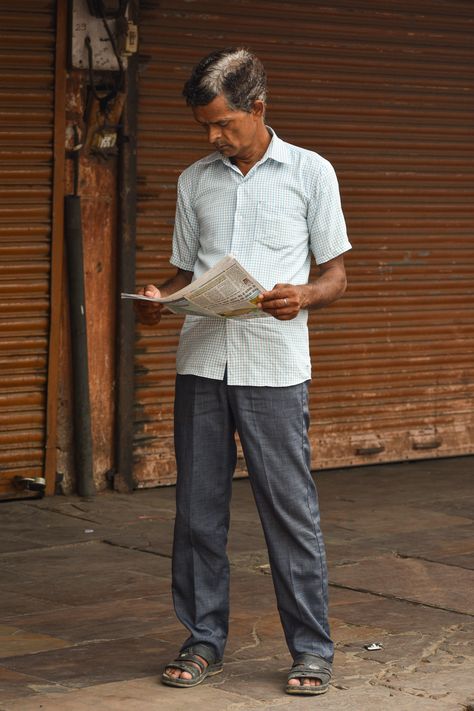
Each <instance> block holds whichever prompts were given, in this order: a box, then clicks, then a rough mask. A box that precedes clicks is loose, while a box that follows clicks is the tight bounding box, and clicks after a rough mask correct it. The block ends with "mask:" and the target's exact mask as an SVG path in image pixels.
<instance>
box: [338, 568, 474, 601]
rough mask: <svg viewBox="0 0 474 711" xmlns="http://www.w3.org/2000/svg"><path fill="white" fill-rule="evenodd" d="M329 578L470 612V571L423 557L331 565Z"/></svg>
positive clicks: (472, 585) (473, 579)
mask: <svg viewBox="0 0 474 711" xmlns="http://www.w3.org/2000/svg"><path fill="white" fill-rule="evenodd" d="M329 577H330V581H331V582H332V583H336V584H340V585H341V584H342V585H345V586H347V587H351V588H355V589H358V590H366V591H368V592H375V593H380V594H385V595H389V596H394V597H397V598H402V599H405V600H412V601H417V602H420V603H423V604H425V605H433V606H435V607H440V608H443V609H445V610H451V611H454V612H462V613H466V614H470V615H474V596H473V594H472V591H473V590H474V572H473V571H472V570H464V569H462V568H457V567H455V566H451V565H441V564H438V563H430V562H426V561H423V560H414V559H408V558H398V557H396V556H381V557H380V558H377V559H374V560H370V561H368V560H363V561H360V563H350V564H347V565H341V566H336V567H333V568H332V570H330V573H329Z"/></svg>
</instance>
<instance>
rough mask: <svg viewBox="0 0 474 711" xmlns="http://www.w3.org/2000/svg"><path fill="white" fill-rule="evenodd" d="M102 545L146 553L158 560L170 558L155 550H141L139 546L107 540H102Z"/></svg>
mask: <svg viewBox="0 0 474 711" xmlns="http://www.w3.org/2000/svg"><path fill="white" fill-rule="evenodd" d="M102 543H106V544H107V545H108V546H114V547H115V548H123V549H124V550H126V551H138V553H148V554H149V555H156V556H158V558H168V559H171V558H172V555H171V553H160V552H159V551H155V550H153V551H149V550H147V549H146V548H142V547H141V546H132V545H129V546H127V545H125V544H124V543H116V542H115V541H111V540H109V539H108V538H103V539H102Z"/></svg>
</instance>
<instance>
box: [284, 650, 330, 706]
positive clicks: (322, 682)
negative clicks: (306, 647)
mask: <svg viewBox="0 0 474 711" xmlns="http://www.w3.org/2000/svg"><path fill="white" fill-rule="evenodd" d="M330 681H331V664H330V663H329V662H327V661H326V660H325V659H322V658H321V657H318V656H317V655H316V654H299V655H298V656H297V657H296V658H295V661H294V664H293V666H292V667H291V670H290V673H289V674H288V681H287V683H286V693H287V694H301V695H307V696H316V695H319V694H325V693H326V691H327V690H328V689H329V682H330Z"/></svg>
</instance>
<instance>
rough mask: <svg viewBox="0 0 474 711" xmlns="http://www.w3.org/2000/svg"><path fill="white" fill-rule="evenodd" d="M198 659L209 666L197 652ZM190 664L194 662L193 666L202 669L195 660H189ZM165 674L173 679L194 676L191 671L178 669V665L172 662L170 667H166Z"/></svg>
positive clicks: (205, 665)
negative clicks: (175, 665)
mask: <svg viewBox="0 0 474 711" xmlns="http://www.w3.org/2000/svg"><path fill="white" fill-rule="evenodd" d="M196 659H199V661H200V662H202V664H203V665H204V668H206V667H207V662H206V660H205V659H204V658H203V657H200V656H199V655H198V654H196ZM188 664H192V665H193V667H195V668H196V669H198V670H199V671H200V669H199V666H198V664H196V663H195V662H191V661H190V662H188ZM165 674H167V675H168V676H169V677H171V678H172V679H192V678H193V677H192V674H191V673H190V672H187V671H183V670H182V669H178V667H174V666H173V665H172V664H170V666H169V667H166V669H165Z"/></svg>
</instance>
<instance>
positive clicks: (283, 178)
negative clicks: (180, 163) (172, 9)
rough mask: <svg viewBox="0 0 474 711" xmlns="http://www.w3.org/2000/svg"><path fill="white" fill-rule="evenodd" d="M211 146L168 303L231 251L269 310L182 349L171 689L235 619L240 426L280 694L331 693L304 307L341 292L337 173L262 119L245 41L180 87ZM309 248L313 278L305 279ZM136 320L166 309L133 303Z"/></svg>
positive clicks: (182, 220) (187, 191) (187, 680)
mask: <svg viewBox="0 0 474 711" xmlns="http://www.w3.org/2000/svg"><path fill="white" fill-rule="evenodd" d="M183 94H184V96H185V98H186V101H187V104H188V105H189V106H190V107H191V109H192V112H193V114H194V118H195V119H196V121H197V123H198V124H199V125H200V126H201V127H202V129H203V130H204V131H205V133H206V135H207V138H208V140H209V143H210V144H211V145H212V147H213V148H214V151H215V152H214V153H211V155H209V156H207V157H206V158H203V159H201V160H199V161H197V162H196V163H194V164H193V165H191V166H190V167H189V168H187V169H186V170H185V171H184V172H183V173H182V175H181V176H180V179H179V182H178V198H177V208H176V221H175V230H174V236H173V250H172V256H171V260H170V261H171V263H172V264H173V265H174V266H175V267H176V268H177V272H176V275H175V276H174V277H172V278H171V279H170V280H169V281H167V282H166V283H165V284H163V285H162V286H160V288H159V290H158V289H157V288H156V287H154V286H151V285H149V286H147V287H145V289H143V290H142V291H141V293H144V294H146V295H147V296H159V295H160V294H161V295H162V296H166V295H169V294H172V293H174V292H175V291H177V290H178V289H180V288H182V287H183V286H186V285H187V284H189V283H190V281H191V280H192V279H193V278H197V277H199V276H201V275H202V274H203V273H204V272H205V271H206V270H208V269H209V268H210V267H212V266H213V265H214V264H215V263H216V262H217V261H219V259H221V258H222V257H224V256H225V255H226V254H229V253H231V254H233V255H234V256H235V257H236V258H237V259H238V260H239V261H240V262H241V264H242V265H243V266H244V268H245V269H247V271H249V272H250V273H251V274H252V275H253V276H254V277H255V278H256V279H257V280H258V281H259V282H260V283H261V284H262V285H263V286H264V287H265V289H267V291H265V292H264V293H263V294H261V296H260V302H259V305H260V308H262V309H263V310H264V311H266V312H268V313H269V314H270V315H271V316H273V318H267V319H250V320H234V321H233V320H227V319H219V318H208V317H200V316H188V317H187V318H186V320H185V323H184V325H183V328H182V332H181V338H180V345H179V349H178V354H177V373H178V374H177V378H176V400H175V449H176V461H177V469H178V480H177V489H176V496H177V511H176V523H175V536H174V546H173V599H174V605H175V610H176V614H177V616H178V618H179V620H180V621H181V622H182V623H183V625H184V626H185V627H186V628H187V629H188V631H189V637H188V638H187V640H186V641H185V642H184V644H183V646H182V648H181V651H180V654H179V655H178V658H177V659H176V660H174V661H173V662H171V663H170V664H169V665H168V666H167V667H166V669H165V670H164V672H163V675H162V681H163V683H165V684H167V685H170V686H176V687H190V686H195V685H196V684H199V683H200V682H201V681H203V680H204V679H205V678H206V677H207V676H210V675H212V674H217V673H218V672H220V671H222V657H223V654H224V648H225V644H226V639H227V631H228V615H229V601H228V597H229V564H228V559H227V555H226V543H227V532H228V526H229V504H230V496H231V482H232V475H233V472H234V468H235V464H236V445H235V440H234V434H235V431H236V430H237V431H238V433H239V436H240V441H241V443H242V448H243V452H244V455H245V459H246V464H247V469H248V473H249V478H250V483H251V486H252V490H253V493H254V496H255V501H256V504H257V507H258V511H259V515H260V519H261V522H262V526H263V530H264V534H265V539H266V543H267V547H268V553H269V558H270V564H271V570H272V577H273V581H274V586H275V592H276V597H277V603H278V610H279V613H280V618H281V622H282V625H283V629H284V633H285V637H286V641H287V644H288V648H289V650H290V653H291V655H292V657H293V660H294V664H293V667H292V669H291V670H290V673H289V676H288V682H287V686H286V691H287V692H288V693H292V694H295V693H297V694H322V693H324V692H325V691H327V689H328V686H329V681H330V678H331V666H332V660H333V652H334V649H333V643H332V641H331V637H330V633H329V624H328V597H327V569H326V558H325V551H324V543H323V539H322V535H321V530H320V525H319V509H318V500H317V493H316V489H315V486H314V482H313V480H312V477H311V472H310V448H309V440H308V433H307V430H308V426H309V410H308V382H309V380H310V378H311V364H310V356H309V344H308V329H307V316H308V309H310V308H311V309H317V308H321V307H323V306H327V305H328V304H330V303H332V302H333V301H335V300H336V299H337V298H339V297H340V296H341V295H342V294H343V293H344V291H345V288H346V276H345V270H344V262H343V253H344V252H346V251H347V250H348V249H350V244H349V241H348V238H347V235H346V228H345V223H344V217H343V214H342V210H341V203H340V198H339V189H338V184H337V179H336V176H335V173H334V170H333V168H332V167H331V165H330V164H329V163H328V162H327V161H326V160H324V159H323V158H322V157H321V156H319V155H318V154H316V153H313V152H311V151H308V150H305V149H302V148H298V147H296V146H293V145H290V144H288V143H285V142H284V141H282V140H281V139H280V138H278V136H277V135H276V134H275V132H274V131H273V130H272V129H271V128H270V127H268V126H266V125H265V121H264V119H265V99H266V77H265V71H264V68H263V66H262V64H261V62H260V61H259V59H258V58H257V57H255V56H254V55H252V54H250V52H248V51H247V50H245V49H240V48H237V49H235V48H232V49H226V50H222V51H216V52H213V53H212V54H210V55H209V56H207V57H205V58H204V59H202V60H201V62H199V64H198V65H197V66H196V67H195V68H194V70H193V72H192V75H191V77H190V79H189V80H188V81H187V82H186V84H185V87H184V92H183ZM311 254H313V255H314V258H315V260H316V264H317V265H318V268H319V277H318V278H317V279H316V280H315V281H314V282H313V283H308V278H309V270H310V261H311ZM137 308H138V315H139V318H140V320H141V321H142V322H143V323H147V324H157V323H158V322H159V320H160V318H161V307H160V306H159V305H156V304H151V303H146V302H140V305H139V306H138V307H137Z"/></svg>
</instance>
